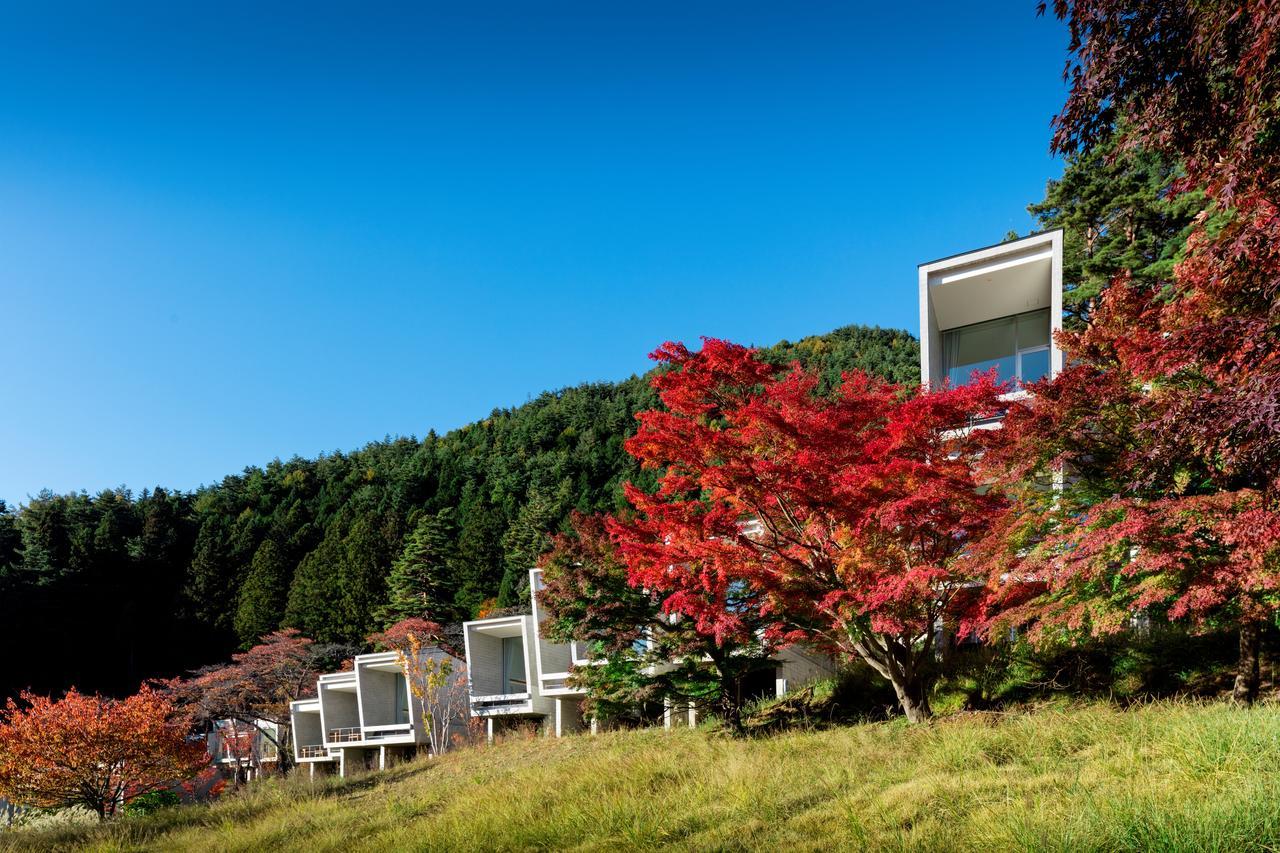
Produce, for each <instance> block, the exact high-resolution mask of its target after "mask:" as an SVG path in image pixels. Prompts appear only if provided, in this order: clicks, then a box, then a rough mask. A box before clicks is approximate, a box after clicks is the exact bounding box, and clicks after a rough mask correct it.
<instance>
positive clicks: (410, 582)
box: [379, 507, 458, 628]
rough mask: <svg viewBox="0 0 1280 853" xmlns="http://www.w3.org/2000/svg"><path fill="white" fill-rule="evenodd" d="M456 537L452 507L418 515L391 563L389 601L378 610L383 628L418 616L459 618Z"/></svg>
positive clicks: (447, 619) (440, 620)
mask: <svg viewBox="0 0 1280 853" xmlns="http://www.w3.org/2000/svg"><path fill="white" fill-rule="evenodd" d="M456 538H457V525H456V524H455V522H454V512H453V509H452V508H448V507H446V508H445V509H442V510H441V511H440V512H436V513H423V514H422V515H421V516H419V518H418V522H417V524H416V525H415V526H414V529H413V532H412V533H411V534H409V538H408V539H407V540H406V541H405V546H404V550H403V551H401V552H400V556H399V557H397V558H396V561H395V562H394V563H392V564H391V574H390V575H389V576H388V578H387V603H386V605H384V606H383V608H382V610H381V611H380V612H379V618H380V619H381V620H382V624H383V627H384V628H387V627H390V626H391V625H394V624H396V623H397V622H400V621H402V620H404V619H410V618H412V617H415V616H416V617H425V618H427V619H430V620H432V621H435V622H442V623H443V622H448V621H450V620H452V619H455V618H457V613H456V608H455V604H454V596H455V595H456V594H457V585H458V582H457V577H456V575H455V573H456V571H457V565H456V563H457V547H456Z"/></svg>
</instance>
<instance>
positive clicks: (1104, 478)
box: [989, 0, 1280, 701]
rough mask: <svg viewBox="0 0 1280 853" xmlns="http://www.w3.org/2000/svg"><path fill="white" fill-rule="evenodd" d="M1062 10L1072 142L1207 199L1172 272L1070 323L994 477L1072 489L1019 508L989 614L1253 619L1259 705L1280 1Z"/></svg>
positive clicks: (995, 571)
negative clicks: (1147, 160) (1143, 160)
mask: <svg viewBox="0 0 1280 853" xmlns="http://www.w3.org/2000/svg"><path fill="white" fill-rule="evenodd" d="M1054 9H1055V11H1056V12H1057V14H1058V15H1059V16H1060V17H1062V18H1063V19H1065V20H1066V21H1067V23H1068V25H1069V27H1070V30H1071V36H1072V42H1071V51H1072V53H1073V56H1072V60H1071V62H1070V63H1069V64H1068V67H1067V80H1068V82H1069V83H1070V85H1071V90H1070V94H1069V97H1068V99H1067V102H1066V104H1065V106H1064V108H1063V110H1062V112H1061V113H1060V114H1059V115H1058V116H1057V118H1056V119H1055V122H1054V126H1055V136H1054V146H1055V148H1056V150H1057V151H1058V152H1061V153H1067V152H1083V151H1090V150H1093V149H1095V148H1098V147H1102V146H1111V147H1116V148H1118V149H1119V150H1128V149H1136V148H1142V149H1146V150H1150V151H1155V152H1158V153H1159V154H1161V155H1162V156H1164V157H1166V158H1168V159H1170V160H1171V161H1174V162H1179V163H1181V164H1182V167H1183V169H1184V172H1185V174H1184V177H1183V178H1182V179H1181V180H1180V181H1178V182H1177V183H1176V184H1175V185H1174V188H1173V192H1175V193H1179V192H1190V191H1193V190H1202V191H1203V192H1204V193H1205V195H1206V197H1207V198H1208V199H1209V201H1210V206H1209V209H1208V210H1206V211H1205V212H1204V213H1203V214H1201V216H1200V217H1199V218H1198V219H1197V221H1196V223H1195V226H1194V228H1193V230H1192V233H1191V236H1190V238H1189V240H1188V243H1187V247H1186V250H1185V253H1184V256H1183V257H1182V259H1181V260H1180V261H1179V263H1178V264H1177V265H1176V266H1175V268H1174V275H1173V277H1172V279H1171V280H1169V281H1164V282H1154V283H1142V284H1139V283H1136V282H1133V281H1131V280H1130V279H1129V278H1128V277H1127V276H1124V275H1121V276H1119V277H1118V278H1117V279H1116V281H1114V282H1113V283H1112V285H1111V287H1110V288H1109V289H1108V290H1107V291H1106V292H1105V293H1104V295H1103V297H1102V299H1101V301H1100V304H1099V305H1098V306H1097V308H1096V310H1095V311H1094V312H1093V315H1092V320H1091V323H1090V324H1089V326H1088V327H1087V328H1086V329H1084V330H1082V331H1080V332H1078V333H1074V334H1066V335H1063V336H1062V337H1061V339H1060V343H1061V345H1062V346H1063V348H1064V349H1065V350H1066V352H1067V356H1068V358H1067V363H1068V366H1067V368H1066V369H1065V370H1064V371H1063V373H1062V374H1061V375H1060V376H1058V377H1057V378H1056V379H1055V380H1054V381H1053V382H1052V383H1045V384H1044V385H1043V387H1040V388H1038V389H1037V398H1036V402H1035V405H1034V406H1031V407H1019V408H1018V409H1016V410H1015V411H1013V412H1011V413H1010V415H1009V417H1008V419H1007V422H1006V432H1007V435H1008V437H1009V439H1010V442H1009V444H1008V446H1007V448H1006V449H1005V450H1004V451H1003V452H1000V453H997V454H993V455H992V457H991V459H990V460H989V461H990V462H991V463H992V471H993V474H995V475H996V476H1000V477H1001V478H1002V479H1003V480H1004V481H1005V483H1006V485H1007V486H1008V487H1009V488H1017V485H1016V484H1018V483H1021V484H1023V485H1024V486H1025V484H1026V483H1028V482H1030V481H1032V480H1034V479H1036V478H1039V479H1041V480H1044V479H1046V478H1051V477H1054V476H1057V477H1059V478H1060V479H1061V480H1062V482H1063V486H1064V487H1063V488H1062V489H1061V491H1060V493H1057V494H1055V495H1054V496H1053V497H1052V499H1049V498H1046V497H1045V496H1043V495H1041V496H1040V498H1039V499H1037V497H1036V495H1035V494H1033V493H1030V492H1028V493H1027V494H1026V499H1025V500H1023V501H1020V502H1019V503H1018V511H1017V513H1016V514H1015V515H1012V516H1010V517H1009V518H1008V519H1006V527H1005V529H1004V530H1003V531H1002V541H1003V543H1004V545H1005V547H1004V550H1003V552H1002V553H1000V554H997V555H996V556H995V557H994V558H993V560H992V581H993V586H995V587H996V588H997V594H996V595H995V597H994V599H993V607H994V609H995V610H996V611H997V612H1002V614H1003V615H1002V616H1001V617H1000V618H997V619H996V620H995V623H994V624H997V625H1002V624H1003V623H1005V622H1013V623H1015V624H1024V625H1027V626H1029V627H1030V630H1031V632H1032V636H1038V637H1041V638H1059V639H1060V638H1067V639H1071V638H1073V637H1078V636H1080V635H1090V634H1092V635H1098V634H1105V633H1112V632H1115V631H1118V630H1121V629H1122V628H1123V627H1124V626H1125V625H1127V624H1128V623H1129V621H1130V620H1131V619H1133V618H1135V617H1139V616H1144V617H1145V616H1149V615H1155V616H1158V617H1162V618H1165V617H1167V618H1170V619H1176V620H1185V621H1187V622H1188V623H1190V624H1191V625H1192V626H1194V627H1197V628H1206V627H1209V628H1212V627H1236V628H1238V630H1239V633H1240V656H1241V665H1240V668H1239V672H1238V674H1237V679H1236V687H1235V695H1236V698H1238V699H1240V700H1242V701H1252V700H1253V699H1254V698H1255V697H1256V695H1257V691H1258V677H1259V673H1258V643H1259V634H1260V629H1261V625H1262V624H1263V623H1265V622H1266V621H1268V620H1270V619H1272V618H1274V614H1275V611H1276V605H1277V601H1278V600H1280V599H1278V596H1277V591H1278V590H1280V554H1278V553H1277V543H1278V542H1280V501H1278V500H1277V498H1278V496H1280V492H1278V491H1277V487H1278V486H1280V307H1278V300H1277V297H1278V296H1280V207H1278V206H1277V196H1276V188H1277V187H1278V186H1280V148H1277V146H1276V145H1275V139H1276V135H1277V133H1278V132H1280V107H1278V106H1277V105H1280V65H1278V64H1277V58H1278V57H1277V51H1278V50H1280V4H1277V3H1274V2H1267V0H1247V2H1243V3H1238V4H1199V3H1188V2H1167V3H1147V2H1134V0H1096V2H1066V0H1059V2H1056V3H1054ZM1029 580H1030V581H1034V582H1035V583H1037V584H1041V585H1042V589H1041V594H1039V595H1037V596H1035V597H1033V598H1031V599H1029V600H1027V596H1026V590H1025V588H1023V587H1024V586H1025V583H1026V582H1027V581H1029ZM1015 598H1016V599H1019V600H1018V601H1016V602H1015V601H1013V600H1011V599H1015Z"/></svg>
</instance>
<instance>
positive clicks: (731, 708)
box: [720, 678, 746, 737]
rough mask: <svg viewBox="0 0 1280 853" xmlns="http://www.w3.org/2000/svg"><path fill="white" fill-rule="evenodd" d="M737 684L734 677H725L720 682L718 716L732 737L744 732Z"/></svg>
mask: <svg viewBox="0 0 1280 853" xmlns="http://www.w3.org/2000/svg"><path fill="white" fill-rule="evenodd" d="M739 692H740V690H739V684H738V679H736V678H726V679H723V680H722V681H721V682H720V716H721V717H723V718H724V724H725V725H726V726H728V727H729V731H730V732H732V733H733V735H734V737H741V736H742V735H744V734H746V729H745V728H743V726H742V699H741V697H740V696H739Z"/></svg>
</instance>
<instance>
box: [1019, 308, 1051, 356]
mask: <svg viewBox="0 0 1280 853" xmlns="http://www.w3.org/2000/svg"><path fill="white" fill-rule="evenodd" d="M1017 323H1018V349H1031V348H1032V347H1047V346H1048V345H1049V312H1048V310H1047V309H1046V310H1044V311H1031V312H1030V313H1027V314H1019V315H1018V317H1017Z"/></svg>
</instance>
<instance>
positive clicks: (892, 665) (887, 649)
mask: <svg viewBox="0 0 1280 853" xmlns="http://www.w3.org/2000/svg"><path fill="white" fill-rule="evenodd" d="M930 639H931V638H926V642H925V644H924V648H923V650H922V651H921V652H920V653H919V656H918V657H916V656H913V654H912V649H911V647H910V646H909V645H907V644H906V643H903V642H898V641H897V640H894V639H893V638H891V637H884V636H880V637H866V638H864V639H863V640H859V641H857V642H855V643H854V649H855V650H856V651H857V652H858V654H859V655H860V656H861V657H862V659H863V660H865V661H866V662H867V663H868V664H870V665H871V668H872V669H874V670H875V671H876V672H878V673H880V674H881V675H882V676H884V677H885V679H887V680H888V682H889V683H890V684H892V685H893V692H894V694H895V695H896V696H897V697H898V706H899V707H901V708H902V713H903V714H905V715H906V717H907V721H908V722H911V723H923V722H925V721H926V720H929V719H930V718H931V717H933V709H932V708H930V707H929V686H930V685H929V680H928V679H927V678H926V677H925V675H924V673H923V671H922V670H921V668H920V667H919V666H917V665H916V664H917V662H918V661H925V660H928V657H929V654H930V649H931V643H930V641H929V640H930ZM913 658H914V659H913Z"/></svg>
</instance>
